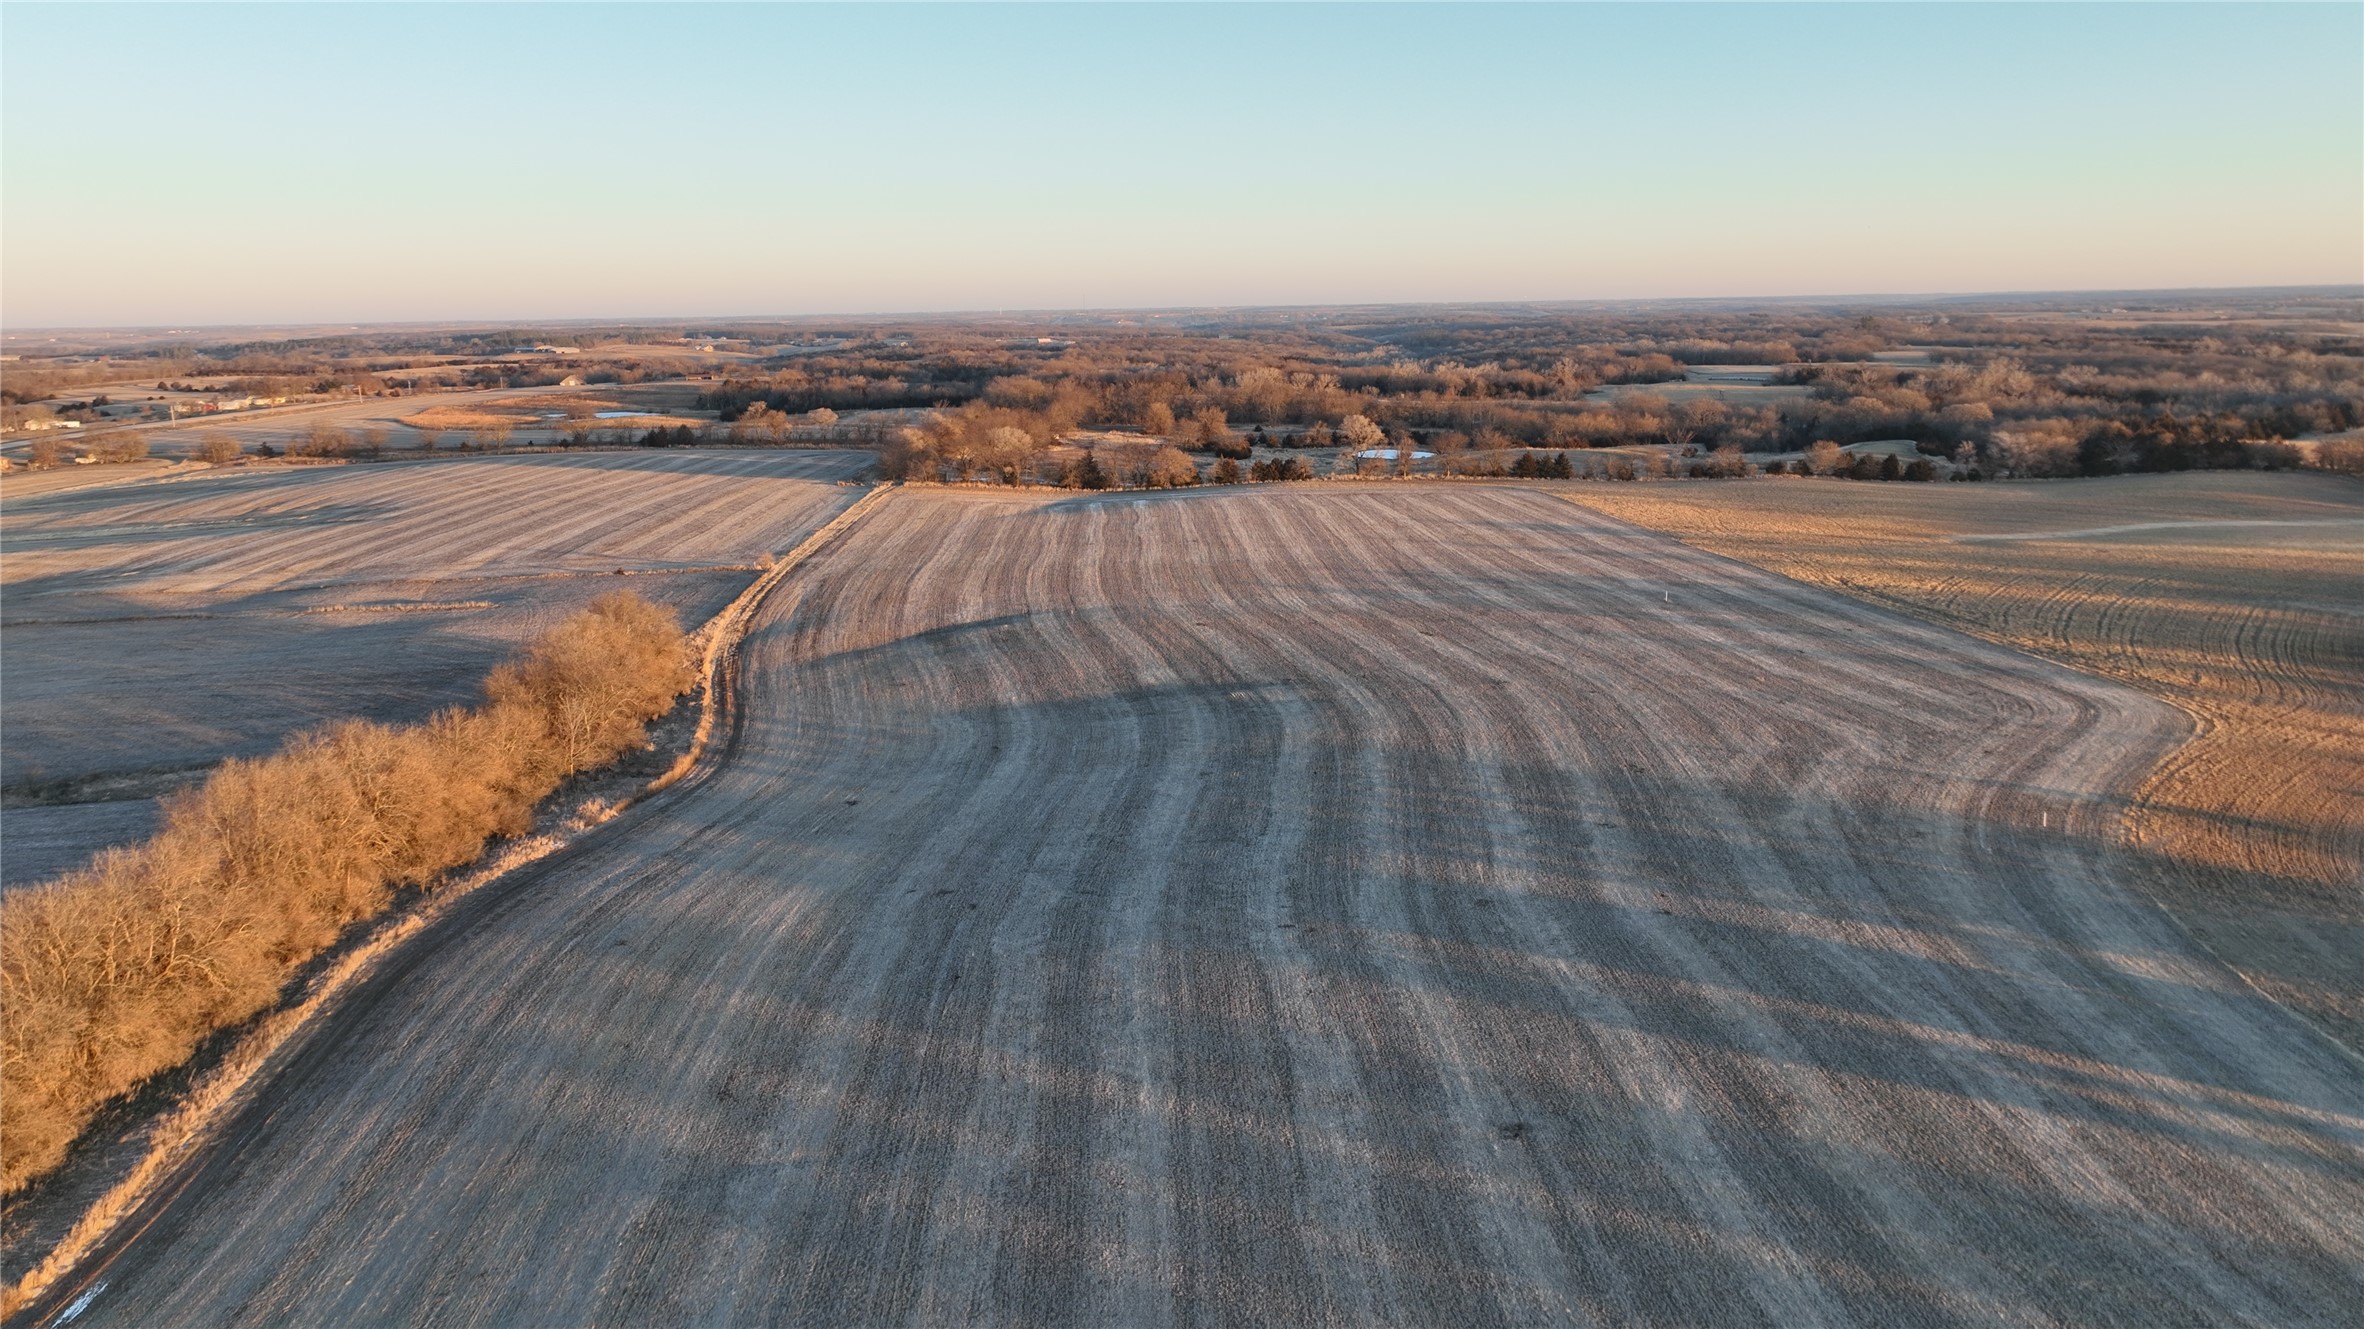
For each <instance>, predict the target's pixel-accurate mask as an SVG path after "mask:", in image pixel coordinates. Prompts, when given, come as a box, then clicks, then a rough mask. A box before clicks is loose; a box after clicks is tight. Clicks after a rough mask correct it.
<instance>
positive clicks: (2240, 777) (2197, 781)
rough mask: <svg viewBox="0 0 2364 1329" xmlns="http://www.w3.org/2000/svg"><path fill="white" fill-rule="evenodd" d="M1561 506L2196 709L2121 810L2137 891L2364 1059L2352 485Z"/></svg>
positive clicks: (2187, 483) (1782, 496) (1798, 486)
mask: <svg viewBox="0 0 2364 1329" xmlns="http://www.w3.org/2000/svg"><path fill="white" fill-rule="evenodd" d="M1576 496H1577V497H1578V499H1579V501H1581V502H1583V503H1584V504H1586V505H1587V506H1589V507H1592V508H1595V509H1598V510H1600V511H1603V512H1607V513H1610V514H1613V515H1615V516H1618V517H1623V518H1625V519H1627V520H1630V521H1636V522H1640V523H1642V524H1644V525H1647V526H1651V527H1654V528H1656V529H1659V530H1663V531H1667V532H1669V533H1671V534H1674V535H1677V536H1680V537H1681V538H1683V539H1685V540H1687V541H1689V542H1691V543H1693V544H1696V545H1698V546H1700V547H1702V548H1705V549H1712V550H1715V551H1717V552H1719V553H1724V554H1729V555H1732V556H1734V557H1736V558H1741V559H1746V560H1747V561H1749V562H1751V563H1755V564H1757V565H1759V566H1761V567H1766V568H1771V569H1773V570H1774V571H1776V572H1781V573H1784V574H1786V575H1788V576H1792V577H1796V578H1798V579H1799V580H1802V581H1806V582H1810V583H1813V584H1815V585H1819V586H1826V587H1830V588H1832V589H1835V590H1841V591H1845V592H1847V593H1849V594H1851V595H1857V596H1860V597H1862V598H1864V599H1867V600H1871V601H1874V602H1876V603H1880V604H1884V605H1889V606H1892V607H1894V608H1897V609H1901V610H1904V611H1906V612H1908V613H1912V614H1915V615H1917V616H1920V617H1923V618H1928V619H1931V620H1933V621H1936V622H1939V623H1944V624H1948V625H1950V626H1954V627H1958V628H1961V629H1964V630H1965V631H1969V632H1973V633H1976V634H1978V635H1980V636H1982V637H1987V638H1989V639H1991V640H1995V641H2001V642H2007V643H2009V644H2011V645H2013V646H2017V647H2020V648H2023V649H2025V650H2030V651H2034V652H2036V653H2038V654H2040V655H2046V656H2049V657H2051V658H2053V659H2056V660H2061V661H2063V662H2065V663H2068V664H2071V665H2075V666H2076V667H2078V668H2080V669H2085V670H2089V671H2091V672H2093V673H2096V674H2101V675H2105V676H2107V677H2111V678H2116V679H2120V680H2123V681H2125V682H2127V683H2130V684H2132V685H2134V686H2135V687H2138V688H2141V689H2142V690H2143V691H2145V692H2148V693H2150V694H2151V695H2153V696H2156V697H2161V698H2164V699H2165V700H2167V701H2170V702H2172V703H2174V704H2175V705H2176V706H2178V707H2180V708H2181V709H2183V710H2184V711H2186V712H2187V713H2189V714H2190V715H2192V716H2193V717H2194V718H2195V720H2196V721H2197V726H2198V732H2197V734H2196V736H2195V737H2194V739H2193V741H2192V742H2191V743H2190V744H2189V745H2188V746H2186V747H2184V748H2182V749H2180V750H2179V751H2177V752H2175V753H2174V754H2172V755H2171V756H2169V757H2168V758H2167V759H2166V760H2165V761H2164V762H2163V763H2162V764H2161V766H2160V767H2159V769H2158V771H2157V773H2156V774H2155V775H2154V776H2153V777H2152V778H2151V779H2150V780H2149V782H2148V783H2147V784H2146V785H2144V787H2143V788H2142V790H2141V793H2140V795H2139V797H2138V799H2137V800H2136V802H2135V805H2134V807H2133V808H2132V810H2131V812H2130V814H2129V817H2128V824H2127V829H2128V832H2129V833H2130V835H2131V837H2132V839H2133V841H2134V842H2135V843H2136V844H2138V845H2139V846H2141V848H2142V849H2143V850H2144V851H2145V852H2146V853H2147V854H2149V855H2151V856H2152V857H2153V858H2154V859H2155V860H2156V862H2157V864H2158V865H2159V866H2158V870H2155V871H2152V872H2149V873H2145V874H2143V875H2142V876H2141V877H2139V878H2138V880H2139V881H2141V882H2142V883H2143V884H2144V887H2145V889H2146V890H2148V891H2149V892H2150V893H2151V894H2152V895H2153V897H2154V898H2156V899H2158V900H2159V901H2161V902H2162V903H2164V904H2166V905H2168V906H2169V907H2170V908H2171V909H2173V910H2174V912H2175V913H2176V915H2177V916H2178V917H2179V918H2180V919H2182V920H2183V921H2184V922H2185V923H2186V924H2187V925H2188V926H2189V927H2190V928H2191V929H2192V930H2193V931H2194V932H2195V933H2196V934H2198V935H2199V936H2200V937H2201V938H2202V939H2203V940H2205V941H2206V942H2207V943H2208V945H2209V946H2211V947H2212V948H2214V949H2215V950H2216V951H2217V952H2218V953H2219V954H2221V955H2222V956H2223V957H2224V958H2225V959H2226V960H2228V961H2229V962H2231V963H2232V964H2233V965H2234V966H2235V967H2236V968H2238V969H2239V970H2240V971H2241V972H2242V973H2243V974H2245V975H2246V976H2248V977H2249V978H2250V979H2251V980H2252V981H2253V982H2255V983H2257V984H2258V985H2259V986H2260V987H2261V988H2263V989H2265V990H2266V991H2268V992H2271V993H2273V994H2274V995H2275V996H2276V997H2278V998H2280V999H2281V1000H2284V1001H2287V1002H2289V1003H2290V1004H2292V1005H2294V1006H2297V1007H2299V1008H2300V1009H2302V1010H2304V1011H2306V1012H2307V1013H2308V1014H2309V1015H2310V1016H2312V1017H2314V1018H2315V1019H2316V1020H2318V1021H2319V1022H2321V1023H2322V1024H2323V1026H2324V1027H2326V1028H2328V1029H2330V1030H2332V1031H2334V1032H2335V1033H2337V1034H2338V1035H2339V1036H2340V1037H2342V1038H2343V1039H2344V1040H2346V1041H2347V1042H2348V1043H2349V1045H2350V1046H2351V1047H2355V1048H2358V1049H2364V890H2360V883H2364V596H2360V595H2359V588H2360V587H2364V484H2359V483H2357V482H2355V481H2353V480H2348V479H2344V478H2339V477H2331V476H2319V475H2304V474H2277V475H2258V474H2244V473H2238V472H2232V473H2227V472H2216V473H2211V474H2195V475H2168V476H2146V477H2139V478H2136V477H2129V478H2123V479H2113V480H2106V481H2065V482H2053V483H2045V484H2012V485H1942V486H1924V485H1866V484H1846V483H1839V482H1831V481H1767V482H1764V483H1760V484H1747V485H1714V486H1699V485H1685V486H1681V487H1676V486H1659V487H1654V488H1643V489H1621V490H1619V491H1616V492H1611V493H1602V492H1598V491H1593V490H1584V491H1579V492H1578V493H1577V495H1576Z"/></svg>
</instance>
